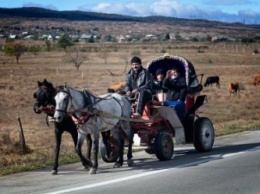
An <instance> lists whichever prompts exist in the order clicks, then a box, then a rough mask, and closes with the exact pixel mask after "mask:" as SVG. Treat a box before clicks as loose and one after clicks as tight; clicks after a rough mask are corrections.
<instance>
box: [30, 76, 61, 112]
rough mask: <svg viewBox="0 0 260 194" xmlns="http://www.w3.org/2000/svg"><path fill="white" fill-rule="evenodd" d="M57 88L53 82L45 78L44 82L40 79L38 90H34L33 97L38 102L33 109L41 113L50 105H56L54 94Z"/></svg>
mask: <svg viewBox="0 0 260 194" xmlns="http://www.w3.org/2000/svg"><path fill="white" fill-rule="evenodd" d="M55 94H56V89H55V88H54V87H53V85H52V83H50V82H48V81H47V80H46V79H44V80H43V81H42V82H40V81H38V90H37V91H36V92H34V94H33V97H34V98H35V100H36V102H35V103H34V106H33V110H34V112H35V113H37V114H39V113H41V112H42V110H43V109H44V108H46V107H48V106H55V101H54V96H55Z"/></svg>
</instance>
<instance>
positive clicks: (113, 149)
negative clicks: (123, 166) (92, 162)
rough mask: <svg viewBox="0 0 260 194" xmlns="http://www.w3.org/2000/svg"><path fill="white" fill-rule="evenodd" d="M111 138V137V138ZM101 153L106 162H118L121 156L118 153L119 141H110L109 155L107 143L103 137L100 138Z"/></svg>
mask: <svg viewBox="0 0 260 194" xmlns="http://www.w3.org/2000/svg"><path fill="white" fill-rule="evenodd" d="M110 139H111V138H110ZM100 141H101V142H100V153H101V158H102V159H103V161H104V162H107V163H112V162H116V161H117V158H118V157H119V153H118V151H119V150H118V147H119V146H118V143H117V141H114V142H113V144H112V143H110V141H109V146H110V156H109V157H108V156H107V148H106V145H105V144H104V142H103V139H101V140H100Z"/></svg>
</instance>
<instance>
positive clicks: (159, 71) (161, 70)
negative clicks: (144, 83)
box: [155, 68, 164, 76]
mask: <svg viewBox="0 0 260 194" xmlns="http://www.w3.org/2000/svg"><path fill="white" fill-rule="evenodd" d="M159 74H164V73H163V69H161V68H160V69H157V70H156V72H155V75H156V76H157V75H159Z"/></svg>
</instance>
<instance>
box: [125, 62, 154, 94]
mask: <svg viewBox="0 0 260 194" xmlns="http://www.w3.org/2000/svg"><path fill="white" fill-rule="evenodd" d="M134 73H135V72H134V70H133V69H131V70H130V71H129V72H128V74H127V75H126V85H125V91H126V92H128V91H132V90H133V89H138V90H139V91H140V90H142V89H147V90H149V91H151V90H152V84H153V81H152V77H151V75H150V72H149V71H148V70H147V69H144V68H143V67H141V68H140V70H139V73H138V75H137V77H136V79H134Z"/></svg>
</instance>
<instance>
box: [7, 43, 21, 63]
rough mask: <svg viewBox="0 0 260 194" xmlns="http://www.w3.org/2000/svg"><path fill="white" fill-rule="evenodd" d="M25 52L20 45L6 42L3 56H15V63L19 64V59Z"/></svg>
mask: <svg viewBox="0 0 260 194" xmlns="http://www.w3.org/2000/svg"><path fill="white" fill-rule="evenodd" d="M25 51H26V47H25V46H24V45H23V44H21V43H15V42H9V41H8V42H7V43H6V44H5V54H6V55H9V56H15V58H16V63H17V64H18V63H19V58H20V57H21V55H22V54H23V53H24V52H25Z"/></svg>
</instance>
